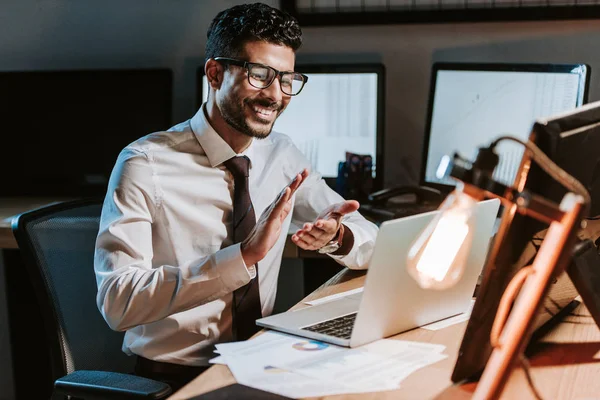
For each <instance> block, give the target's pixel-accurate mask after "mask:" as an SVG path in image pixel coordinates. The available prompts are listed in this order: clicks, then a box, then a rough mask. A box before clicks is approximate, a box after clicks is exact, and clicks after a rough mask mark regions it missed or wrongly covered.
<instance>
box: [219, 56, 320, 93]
mask: <svg viewBox="0 0 600 400" xmlns="http://www.w3.org/2000/svg"><path fill="white" fill-rule="evenodd" d="M213 60H215V61H217V62H222V63H225V64H230V65H236V66H238V67H242V68H245V69H246V72H248V74H247V75H248V76H247V77H248V83H249V84H250V85H251V86H252V87H254V88H256V89H266V88H268V87H269V86H271V85H272V84H273V82H275V79H276V78H279V89H281V92H282V93H283V94H285V95H287V96H298V95H299V94H300V92H302V89H304V85H306V82H308V76H306V75H304V74H302V73H300V72H296V71H279V70H277V69H275V68H273V67H271V66H270V65H265V64H261V63H254V62H250V61H244V60H237V59H235V58H229V57H215V58H214V59H213ZM253 66H258V67H263V68H267V69H270V70H272V71H275V75H273V79H271V82H269V84H268V85H267V86H265V87H257V86H256V85H254V84H253V83H252V82H251V81H250V68H251V67H253ZM284 74H297V75H300V76H301V77H302V79H303V81H302V86H301V87H300V90H298V93H296V94H290V93H286V92H284V91H283V86H282V85H281V77H282V76H283V75H284Z"/></svg>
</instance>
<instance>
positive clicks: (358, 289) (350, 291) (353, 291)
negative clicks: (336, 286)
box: [304, 287, 364, 306]
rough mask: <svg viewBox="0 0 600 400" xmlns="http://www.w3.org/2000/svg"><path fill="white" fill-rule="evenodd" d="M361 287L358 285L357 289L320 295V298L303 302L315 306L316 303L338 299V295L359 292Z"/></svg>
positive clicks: (343, 295)
mask: <svg viewBox="0 0 600 400" xmlns="http://www.w3.org/2000/svg"><path fill="white" fill-rule="evenodd" d="M363 289H364V287H359V288H357V289H352V290H347V291H345V292H341V293H337V294H332V295H331V296H325V297H321V298H320V299H316V300H312V301H305V302H304V304H310V305H311V306H315V305H317V304H323V303H327V302H329V301H332V300H335V299H339V298H340V297H346V296H351V295H353V294H356V293H361V292H362V291H363Z"/></svg>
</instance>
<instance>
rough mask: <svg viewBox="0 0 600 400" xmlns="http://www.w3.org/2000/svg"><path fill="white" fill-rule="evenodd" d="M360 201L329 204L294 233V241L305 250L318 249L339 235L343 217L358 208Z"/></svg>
mask: <svg viewBox="0 0 600 400" xmlns="http://www.w3.org/2000/svg"><path fill="white" fill-rule="evenodd" d="M359 206H360V205H359V203H358V201H355V200H346V201H344V202H343V203H337V204H334V205H332V206H329V207H327V208H326V209H325V211H323V212H322V213H321V214H319V216H318V217H317V219H316V220H315V221H314V222H313V223H308V222H307V223H306V224H304V226H303V227H302V229H299V230H298V231H296V233H295V234H294V235H292V241H293V242H294V243H296V245H298V247H300V248H302V249H304V250H318V249H320V248H321V247H323V246H325V245H326V244H327V243H329V242H330V241H331V240H333V238H334V237H335V236H336V235H337V232H338V229H339V228H340V225H341V220H342V217H343V216H344V215H346V214H349V213H351V212H354V211H356V210H358V207H359Z"/></svg>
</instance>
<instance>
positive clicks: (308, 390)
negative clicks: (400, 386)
mask: <svg viewBox="0 0 600 400" xmlns="http://www.w3.org/2000/svg"><path fill="white" fill-rule="evenodd" d="M226 360H227V365H228V366H229V369H230V370H231V373H232V374H233V376H234V377H235V379H236V381H237V382H239V383H241V384H243V385H246V386H251V387H254V388H257V389H261V390H266V391H268V392H272V393H277V394H280V395H282V396H287V397H291V398H305V397H321V396H328V395H334V394H343V393H361V392H374V391H380V390H392V389H395V388H397V387H391V386H390V387H387V388H377V387H374V386H369V387H366V388H364V389H363V390H362V391H361V390H359V389H357V388H355V387H348V386H346V385H343V384H340V383H338V382H335V381H326V380H323V379H320V378H314V377H310V376H305V375H301V374H298V373H295V372H293V371H288V370H284V369H281V368H278V367H274V366H272V365H270V364H264V363H256V362H255V360H253V359H252V358H251V357H248V356H243V357H229V356H226Z"/></svg>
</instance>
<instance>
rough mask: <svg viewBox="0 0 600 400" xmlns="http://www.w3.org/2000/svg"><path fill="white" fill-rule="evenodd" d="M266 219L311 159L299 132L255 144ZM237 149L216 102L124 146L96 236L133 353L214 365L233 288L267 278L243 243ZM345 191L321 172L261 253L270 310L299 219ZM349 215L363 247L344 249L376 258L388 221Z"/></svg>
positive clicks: (108, 290) (107, 293)
mask: <svg viewBox="0 0 600 400" xmlns="http://www.w3.org/2000/svg"><path fill="white" fill-rule="evenodd" d="M243 154H244V155H246V156H248V157H249V158H250V160H251V167H250V177H249V187H250V197H251V199H252V204H253V205H254V208H255V212H256V217H257V219H258V218H259V216H260V215H261V213H262V212H263V210H265V209H266V208H267V207H268V206H269V204H271V202H273V200H274V199H275V198H276V197H277V195H278V194H279V192H281V190H283V189H284V188H285V186H286V185H288V184H289V183H290V181H291V180H292V179H293V178H294V176H295V175H296V174H297V173H299V172H300V171H302V169H303V168H309V170H310V163H309V161H308V160H307V159H306V158H305V157H304V156H303V155H302V153H301V152H300V151H299V150H298V148H297V147H296V146H294V144H293V143H292V141H291V139H290V138H289V137H287V136H285V135H283V134H281V133H277V132H272V133H271V134H270V135H269V136H268V137H267V138H266V139H262V140H253V141H252V143H251V145H250V146H249V147H248V149H247V150H246V151H244V153H243ZM234 156H236V153H235V152H234V151H233V150H232V149H231V147H229V145H228V144H227V143H226V142H225V141H224V140H223V139H222V138H221V137H220V136H219V135H218V134H217V133H216V132H215V130H214V129H213V128H212V127H211V126H210V124H209V123H208V121H207V119H206V117H205V113H204V106H203V107H202V108H201V109H200V110H199V111H198V113H197V114H196V115H195V116H194V117H193V118H192V119H191V120H188V121H186V122H183V123H181V124H179V125H176V126H174V127H173V128H171V129H169V130H168V131H165V132H156V133H152V134H150V135H148V136H145V137H143V138H141V139H139V140H137V141H135V142H134V143H132V144H130V145H129V146H127V147H126V148H125V149H124V150H123V151H122V152H121V154H120V155H119V157H118V160H117V162H116V165H115V168H114V170H113V173H112V175H111V178H110V182H109V186H108V191H107V194H106V198H105V201H104V206H103V209H102V218H101V222H100V231H99V233H98V239H97V242H96V253H95V260H94V269H95V272H96V280H97V284H98V296H97V303H98V307H99V309H100V311H101V313H102V315H103V316H104V318H105V319H106V321H107V322H108V324H109V325H110V327H111V328H112V329H115V330H119V331H123V330H126V331H127V332H126V334H125V339H124V342H123V351H125V352H126V353H128V354H138V355H141V356H143V357H146V358H149V359H153V360H156V361H163V362H171V363H176V364H187V365H207V361H208V359H209V358H210V357H211V356H212V349H213V345H214V344H215V343H218V342H225V341H230V340H231V339H232V334H231V301H232V292H233V291H234V290H235V289H237V288H239V287H241V286H243V285H245V284H246V283H248V282H249V281H250V279H252V278H253V277H254V276H255V271H254V270H253V266H250V267H249V268H247V267H246V265H245V264H244V261H243V258H242V255H241V251H240V244H235V245H234V244H232V226H231V220H232V210H233V204H232V196H233V177H232V175H231V173H229V171H228V170H227V169H226V168H225V166H224V165H223V162H224V161H226V160H228V159H229V158H231V157H234ZM341 201H343V198H342V197H341V196H339V195H338V194H337V193H336V192H334V191H333V190H331V189H330V188H329V187H328V186H327V185H326V184H325V182H324V181H323V180H322V179H321V177H320V175H319V174H317V173H314V172H312V173H311V174H310V176H309V177H308V178H307V180H306V181H305V182H303V183H302V185H301V186H300V188H299V189H298V190H297V192H296V193H295V195H294V197H293V211H292V212H291V213H290V214H289V215H288V217H287V218H286V219H285V221H284V223H283V227H282V230H281V237H280V238H279V240H278V241H277V243H276V244H275V246H274V247H273V248H272V249H271V251H269V253H268V254H267V256H266V257H265V258H264V259H263V260H262V261H260V262H259V264H258V265H259V280H260V282H259V285H260V298H261V304H262V313H263V315H264V316H266V315H269V314H270V313H271V312H272V310H273V304H274V302H275V294H276V291H277V277H278V275H279V267H280V263H281V257H282V253H283V247H284V244H285V241H286V236H287V232H288V229H289V227H290V223H291V222H294V224H295V225H297V226H302V224H303V223H305V222H312V221H313V220H314V219H315V218H316V217H317V215H318V214H319V213H320V212H321V211H322V210H323V209H325V208H326V207H327V206H329V205H331V204H334V203H337V202H341ZM343 222H344V225H346V226H347V227H348V228H350V229H351V230H352V233H353V234H354V247H353V248H352V250H351V251H350V253H349V254H347V255H346V256H338V257H333V258H335V259H336V260H337V261H338V262H339V263H340V264H343V265H346V266H347V267H349V268H352V269H364V268H367V263H368V261H369V259H370V257H371V254H372V250H373V247H374V244H375V237H376V235H377V227H376V226H375V225H374V224H372V223H371V222H369V221H367V220H365V219H364V218H363V217H362V216H361V215H360V214H359V213H358V212H355V213H352V214H350V215H347V216H346V217H345V218H344V220H343Z"/></svg>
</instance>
